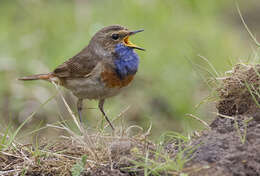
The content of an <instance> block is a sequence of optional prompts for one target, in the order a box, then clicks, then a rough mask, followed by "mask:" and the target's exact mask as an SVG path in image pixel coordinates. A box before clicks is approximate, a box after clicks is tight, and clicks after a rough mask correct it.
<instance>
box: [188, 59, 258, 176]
mask: <svg viewBox="0 0 260 176" xmlns="http://www.w3.org/2000/svg"><path fill="white" fill-rule="evenodd" d="M259 72H260V65H256V66H250V65H242V64H239V65H236V66H235V67H234V69H233V70H232V72H231V74H230V76H228V77H225V78H223V80H222V84H221V87H220V88H219V89H218V92H219V96H220V100H219V101H218V104H217V109H218V112H219V114H220V115H219V116H218V117H217V118H216V119H215V120H214V121H213V122H212V123H211V125H210V126H211V130H208V131H204V132H203V135H202V136H201V137H200V138H198V139H194V142H193V143H192V145H194V146H197V145H198V146H199V147H198V148H197V150H196V152H195V153H194V156H193V159H192V160H191V161H190V162H189V163H188V164H187V168H189V167H190V168H194V170H193V172H191V175H194V176H197V175H199V176H200V175H201V176H204V175H205V176H206V175H210V176H258V175H260V111H259V106H258V105H257V104H258V103H259V102H260V99H259V98H260V97H259V83H260V81H259V80H260V77H259ZM195 169H196V170H197V171H195Z"/></svg>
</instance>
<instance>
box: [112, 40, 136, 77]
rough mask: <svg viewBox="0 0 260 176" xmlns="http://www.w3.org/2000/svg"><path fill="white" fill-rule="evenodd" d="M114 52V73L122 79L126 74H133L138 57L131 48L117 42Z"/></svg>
mask: <svg viewBox="0 0 260 176" xmlns="http://www.w3.org/2000/svg"><path fill="white" fill-rule="evenodd" d="M115 52H116V54H117V56H118V58H117V59H116V60H115V62H114V63H115V66H116V73H117V75H118V76H119V77H120V79H124V78H125V77H127V76H128V75H134V74H135V73H136V72H137V69H138V65H139V57H138V55H137V54H136V53H135V52H134V49H133V48H129V47H127V46H125V45H123V44H121V43H120V44H117V45H116V48H115Z"/></svg>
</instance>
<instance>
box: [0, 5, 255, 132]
mask: <svg viewBox="0 0 260 176" xmlns="http://www.w3.org/2000/svg"><path fill="white" fill-rule="evenodd" d="M238 2H239V4H240V8H241V11H242V13H243V15H244V17H245V20H246V22H247V23H248V25H249V27H250V28H251V29H252V31H253V33H254V34H255V33H257V32H258V34H259V35H258V36H260V14H259V9H260V3H259V1H258V0H250V1H247V2H242V1H241V2H240V1H238ZM112 24H121V25H123V26H126V27H128V28H129V29H133V30H134V29H140V28H143V29H145V32H143V33H141V34H139V35H136V36H135V37H134V38H132V41H134V43H136V44H138V45H139V46H141V47H143V48H146V51H145V52H142V51H137V52H138V54H139V55H140V57H141V63H140V68H139V71H138V74H137V76H136V79H135V81H134V82H132V84H131V86H129V87H128V88H127V89H126V90H125V91H124V92H123V93H122V94H120V95H119V96H117V97H114V98H111V99H109V100H108V101H107V102H106V104H105V110H106V111H107V113H108V115H109V116H110V118H115V117H116V116H117V115H118V114H119V113H120V112H122V111H124V110H125V109H126V108H127V107H128V106H129V109H128V110H127V112H125V113H124V114H123V117H122V119H124V121H125V122H126V126H129V125H140V126H142V127H143V128H145V129H147V128H148V127H149V125H150V124H151V123H152V125H153V128H152V131H153V133H152V134H153V135H154V136H158V135H160V134H161V133H162V132H165V131H167V130H174V131H179V132H183V133H187V132H190V131H192V130H197V129H201V128H202V127H203V126H202V125H201V124H200V123H199V122H197V121H196V120H194V119H192V118H190V117H188V116H187V115H186V114H194V115H196V116H198V117H200V118H202V119H203V120H206V121H207V122H210V121H211V120H212V119H213V117H214V116H215V115H214V113H212V112H215V111H216V110H215V108H214V101H211V102H208V101H205V100H207V97H208V96H209V95H211V94H212V90H213V89H212V87H210V86H208V84H207V82H208V81H209V74H207V71H205V70H211V69H210V66H209V65H208V64H207V62H205V60H203V59H202V58H201V57H199V55H200V56H202V57H205V58H207V59H208V60H209V61H210V62H211V63H212V65H213V66H214V67H215V68H216V70H217V71H218V72H219V76H220V75H223V72H224V71H226V70H230V69H231V67H232V64H234V63H236V62H238V61H239V60H242V59H247V58H251V54H250V53H253V52H252V51H253V49H252V48H253V43H252V42H251V41H250V40H249V37H248V34H247V32H246V31H245V29H244V27H243V26H242V24H241V21H240V19H239V16H238V13H237V10H236V7H235V1H227V0H217V1H205V0H164V1H162V0H131V1H129V0H113V1H112V0H111V1H108V0H107V1H105V0H96V1H94V0H92V1H91V0H12V1H10V0H1V1H0V80H1V82H0V120H1V123H0V127H1V131H2V130H3V129H4V127H6V126H7V125H8V124H11V125H12V126H13V128H14V129H15V128H17V126H19V125H20V124H21V123H22V122H23V121H24V120H25V119H26V118H27V117H28V116H29V114H30V113H31V112H34V111H36V110H37V109H38V107H39V106H40V104H42V103H44V102H45V101H46V100H47V99H48V98H50V97H52V96H54V95H56V89H55V88H54V86H53V85H51V84H49V83H47V82H43V81H36V82H35V81H34V82H30V83H29V82H19V81H17V80H16V79H17V78H18V77H21V76H25V75H30V74H36V73H47V72H49V71H52V70H53V69H54V68H55V67H56V66H58V65H59V64H61V63H63V62H64V61H65V60H67V59H68V58H70V57H72V56H73V55H75V54H76V53H77V52H79V51H80V50H81V49H82V48H83V47H85V46H86V45H87V44H88V41H89V40H90V38H91V36H93V34H94V33H95V32H96V31H97V30H99V29H100V28H102V27H104V26H107V25H112ZM211 71H212V70H211ZM212 73H213V71H212ZM213 74H214V73H213ZM215 76H216V75H215ZM64 95H65V98H66V100H67V101H68V102H69V104H70V105H71V107H72V109H73V110H75V97H73V96H72V95H71V94H70V93H69V92H68V91H66V90H64ZM58 97H59V96H56V97H55V98H54V99H53V100H52V101H50V102H49V103H48V104H47V105H45V106H44V107H43V108H40V110H39V111H38V112H37V114H36V115H35V117H34V118H33V120H31V121H29V122H28V123H27V124H26V126H25V128H24V129H25V130H28V131H30V130H33V129H35V128H37V127H41V126H44V125H46V124H49V123H56V122H57V121H60V117H61V116H62V117H63V118H64V119H67V120H68V121H71V120H70V119H71V117H70V115H69V114H68V113H67V111H66V109H65V108H64V105H63V103H62V102H61V100H60V98H58ZM203 102H206V103H203ZM200 104H201V105H200ZM197 105H200V106H197ZM84 117H85V123H86V124H87V125H88V126H90V127H96V126H97V125H99V124H100V123H99V122H100V120H101V119H102V118H101V117H102V116H101V113H100V112H99V110H98V109H97V102H95V101H85V105H84ZM118 123H119V122H117V124H118ZM54 133H55V131H54V132H50V130H49V129H48V130H43V131H42V134H43V135H49V136H50V134H54ZM52 136H53V135H52Z"/></svg>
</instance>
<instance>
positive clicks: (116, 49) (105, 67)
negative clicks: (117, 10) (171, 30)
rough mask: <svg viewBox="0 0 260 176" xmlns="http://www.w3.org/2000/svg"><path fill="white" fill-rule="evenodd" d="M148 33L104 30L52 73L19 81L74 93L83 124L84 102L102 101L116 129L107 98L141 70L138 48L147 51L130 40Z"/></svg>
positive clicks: (119, 28)
mask: <svg viewBox="0 0 260 176" xmlns="http://www.w3.org/2000/svg"><path fill="white" fill-rule="evenodd" d="M142 31H144V30H143V29H140V30H134V31H132V30H129V29H128V28H126V27H124V26H121V25H111V26H107V27H104V28H102V29H100V30H99V31H98V32H96V34H95V35H94V36H93V37H92V38H91V39H90V41H89V43H88V45H87V46H86V47H85V48H83V49H82V50H81V51H80V52H79V53H78V54H76V55H75V56H73V57H71V58H70V59H68V60H66V61H65V62H64V63H62V64H61V65H59V66H58V67H56V68H55V69H54V70H53V71H52V72H50V73H46V74H35V75H31V76H25V77H21V78H18V80H22V81H31V80H45V81H49V82H55V83H57V84H58V85H61V86H63V87H65V88H66V89H68V90H70V91H71V92H72V93H73V94H74V95H75V96H76V97H77V98H78V100H77V112H78V116H79V120H80V122H82V108H83V100H85V99H89V100H92V99H94V100H98V108H99V110H100V111H101V113H102V115H103V116H104V117H105V119H106V121H107V122H108V124H109V125H110V127H111V128H112V130H115V128H114V126H113V125H112V123H111V122H110V120H109V118H108V116H107V114H106V113H105V111H104V103H105V100H106V99H107V98H110V97H113V96H115V95H117V94H119V93H120V92H121V90H122V89H123V88H124V87H126V86H128V85H129V84H130V83H131V82H132V80H133V79H134V76H135V75H136V73H137V71H138V67H139V56H138V55H137V53H136V52H135V49H137V50H142V51H145V49H144V48H141V47H139V46H137V45H135V44H133V43H132V42H131V41H130V39H129V38H130V36H132V35H134V34H136V33H139V32H142Z"/></svg>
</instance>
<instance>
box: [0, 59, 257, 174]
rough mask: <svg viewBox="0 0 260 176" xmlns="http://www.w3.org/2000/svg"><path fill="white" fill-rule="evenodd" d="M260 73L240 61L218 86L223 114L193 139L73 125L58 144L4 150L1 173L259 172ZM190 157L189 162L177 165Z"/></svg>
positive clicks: (14, 146) (1, 156)
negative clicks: (161, 140)
mask: <svg viewBox="0 0 260 176" xmlns="http://www.w3.org/2000/svg"><path fill="white" fill-rule="evenodd" d="M259 72H260V66H259V65H256V66H251V65H241V64H240V65H237V66H235V67H234V69H233V70H232V71H231V72H229V75H227V76H226V77H223V78H221V80H222V81H221V84H220V87H219V88H218V90H217V91H218V93H219V100H218V103H217V109H218V112H219V114H218V115H217V117H216V119H214V120H213V122H212V123H211V124H210V129H208V130H205V131H203V132H202V133H201V134H200V135H197V136H196V137H195V136H194V137H193V138H192V139H191V140H190V141H188V142H187V141H186V142H185V138H181V137H178V136H177V137H175V139H177V140H170V141H167V143H166V144H164V145H163V146H164V147H163V149H162V150H158V148H159V147H160V146H162V145H159V144H154V143H152V142H151V141H149V140H148V139H147V137H148V136H149V132H150V130H148V131H147V132H145V131H143V130H139V133H136V134H135V135H129V134H130V133H129V131H131V127H129V128H128V129H125V130H121V131H118V133H117V134H113V135H112V136H111V134H105V133H103V132H96V133H93V132H92V133H86V134H83V135H76V133H73V132H70V131H69V129H67V130H68V132H69V133H71V135H72V137H63V140H60V141H58V142H56V143H48V142H45V143H44V144H41V145H40V146H38V147H37V146H32V145H21V144H19V143H15V142H13V143H12V144H11V145H10V146H9V147H8V148H7V149H4V150H3V149H2V151H1V153H0V173H1V174H2V175H15V174H17V173H20V174H22V173H24V174H25V175H35V176H36V175H37V176H38V175H49V176H52V175H73V176H79V175H96V176H105V175H114V176H131V175H136V176H141V175H144V173H145V169H144V168H146V169H147V170H146V171H147V172H150V171H151V172H150V174H149V175H180V174H181V173H182V174H184V173H185V174H186V175H189V176H207V175H210V176H259V175H260V111H259V107H260V106H259V102H260V96H259V95H260V94H259V85H260V84H259V81H260V77H259V75H260V74H259ZM0 147H1V146H0ZM185 148H190V149H192V150H185ZM183 151H184V152H183ZM189 151H192V152H189ZM181 152H183V156H182V157H181V159H179V160H178V156H180V155H179V154H180V153H181ZM83 156H86V157H83ZM165 156H166V157H165ZM185 156H186V158H185ZM187 158H188V160H187V162H184V165H183V166H181V167H180V164H179V165H176V167H175V168H174V167H172V166H173V165H174V164H176V163H178V162H179V163H180V162H183V161H184V160H185V159H187ZM131 160H132V161H134V162H132V161H131ZM159 165H160V166H161V168H159V167H158V166H159ZM127 167H128V168H127ZM129 167H131V168H129ZM156 169H157V170H156Z"/></svg>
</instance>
